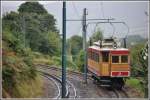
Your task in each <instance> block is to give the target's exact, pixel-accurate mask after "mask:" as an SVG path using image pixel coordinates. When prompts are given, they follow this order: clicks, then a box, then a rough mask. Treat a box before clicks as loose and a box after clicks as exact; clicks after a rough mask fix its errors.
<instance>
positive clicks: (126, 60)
mask: <svg viewBox="0 0 150 100" xmlns="http://www.w3.org/2000/svg"><path fill="white" fill-rule="evenodd" d="M121 63H128V56H127V55H122V56H121Z"/></svg>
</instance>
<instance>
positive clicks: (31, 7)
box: [18, 2, 47, 14]
mask: <svg viewBox="0 0 150 100" xmlns="http://www.w3.org/2000/svg"><path fill="white" fill-rule="evenodd" d="M18 11H19V12H21V13H26V12H27V13H37V14H45V13H47V11H46V10H45V8H44V7H43V5H41V4H39V3H38V2H25V3H23V4H21V6H20V7H19V9H18Z"/></svg>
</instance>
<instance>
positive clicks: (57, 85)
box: [40, 72, 61, 99]
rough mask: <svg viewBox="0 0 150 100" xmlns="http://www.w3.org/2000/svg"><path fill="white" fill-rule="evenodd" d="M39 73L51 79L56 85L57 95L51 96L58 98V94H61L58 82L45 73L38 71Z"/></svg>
mask: <svg viewBox="0 0 150 100" xmlns="http://www.w3.org/2000/svg"><path fill="white" fill-rule="evenodd" d="M40 75H41V76H43V77H46V78H47V79H48V80H50V81H52V82H53V83H54V84H55V85H56V87H57V90H58V93H57V95H56V96H55V97H53V98H52V99H58V98H60V96H61V88H60V85H59V83H58V82H57V81H56V80H55V79H54V78H52V77H49V76H47V75H45V74H44V73H42V72H41V73H40Z"/></svg>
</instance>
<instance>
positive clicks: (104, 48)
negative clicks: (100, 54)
mask: <svg viewBox="0 0 150 100" xmlns="http://www.w3.org/2000/svg"><path fill="white" fill-rule="evenodd" d="M89 48H91V49H95V50H99V51H129V49H127V48H108V47H103V48H100V47H99V46H95V45H94V46H90V47H89Z"/></svg>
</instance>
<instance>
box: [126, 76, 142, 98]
mask: <svg viewBox="0 0 150 100" xmlns="http://www.w3.org/2000/svg"><path fill="white" fill-rule="evenodd" d="M126 85H128V86H130V87H132V88H134V89H136V90H137V91H139V92H140V93H141V94H142V95H143V94H144V92H143V91H142V85H141V84H140V80H139V79H136V78H133V77H131V78H130V79H127V80H126Z"/></svg>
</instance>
